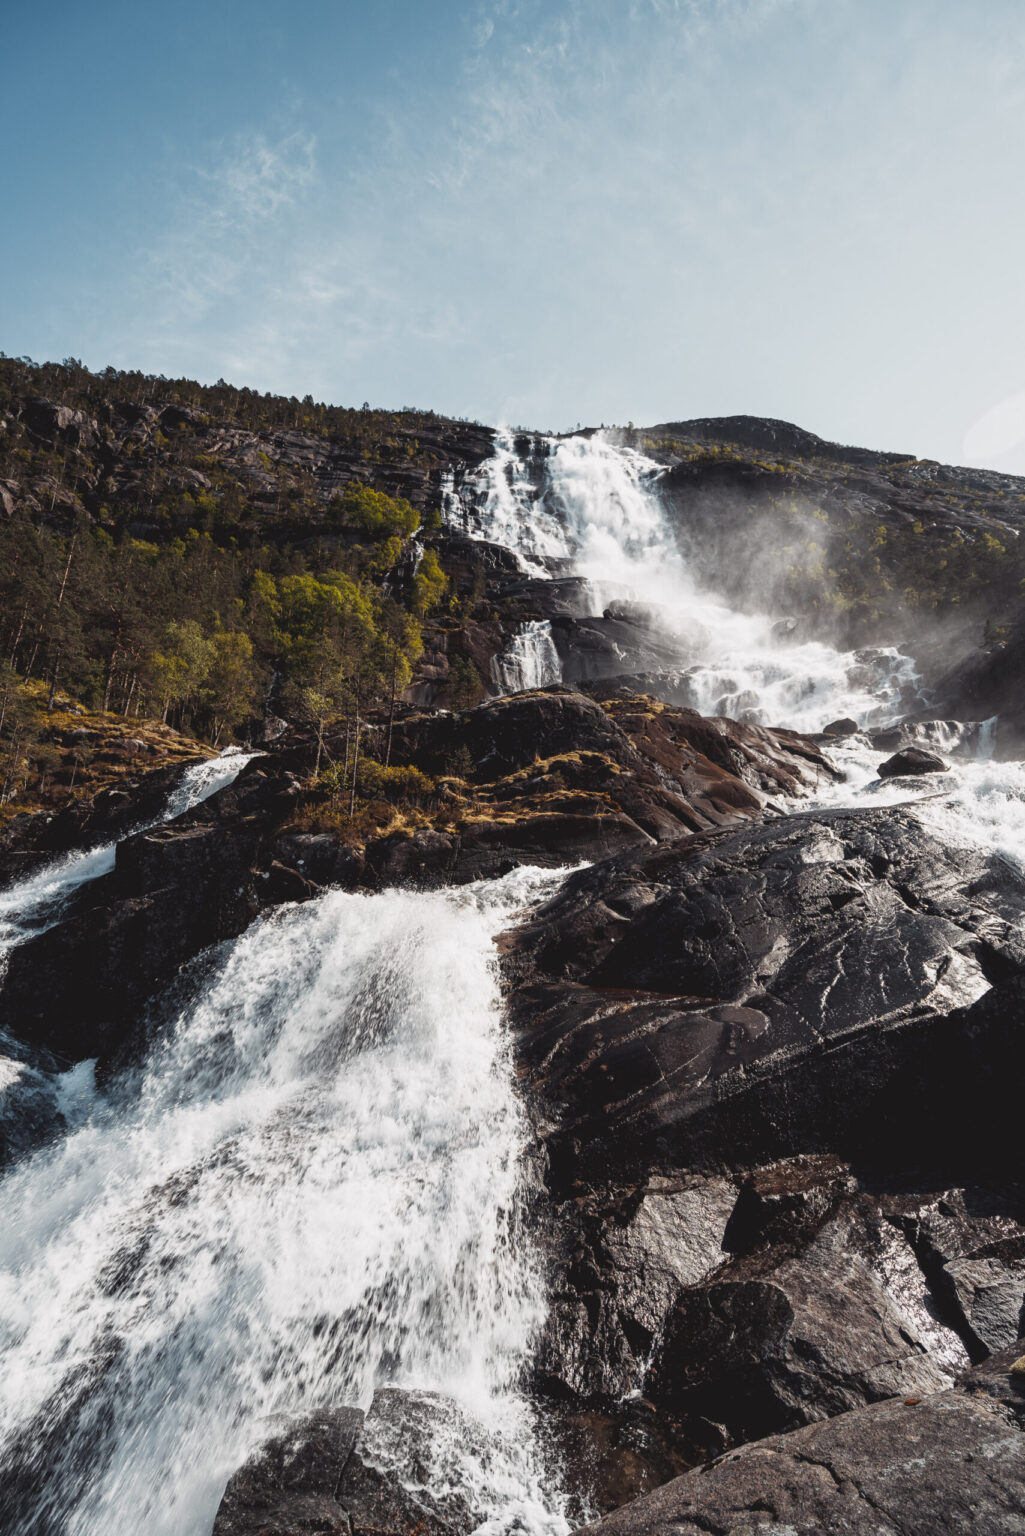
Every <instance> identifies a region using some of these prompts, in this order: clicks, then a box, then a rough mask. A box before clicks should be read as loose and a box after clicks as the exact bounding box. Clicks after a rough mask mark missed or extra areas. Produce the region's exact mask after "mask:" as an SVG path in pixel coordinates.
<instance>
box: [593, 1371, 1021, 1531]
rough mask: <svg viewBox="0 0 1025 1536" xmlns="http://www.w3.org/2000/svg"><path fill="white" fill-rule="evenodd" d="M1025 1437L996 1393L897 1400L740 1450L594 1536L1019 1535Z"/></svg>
mask: <svg viewBox="0 0 1025 1536" xmlns="http://www.w3.org/2000/svg"><path fill="white" fill-rule="evenodd" d="M1023 1508H1025V1435H1023V1433H1022V1430H1021V1427H1020V1425H1019V1424H1018V1422H1017V1421H1016V1420H1015V1418H1014V1416H1013V1414H1012V1413H1011V1412H1010V1411H1009V1410H1008V1409H1007V1408H1006V1407H1005V1406H1003V1404H1002V1403H1001V1402H999V1401H995V1400H994V1399H993V1398H991V1397H990V1396H989V1395H987V1394H985V1393H981V1392H980V1393H979V1394H978V1395H976V1396H967V1395H965V1394H964V1393H961V1392H944V1393H939V1394H935V1395H932V1396H928V1397H924V1398H922V1399H918V1398H916V1397H913V1396H911V1397H908V1398H906V1399H905V1398H903V1397H898V1398H891V1399H890V1400H888V1401H886V1402H881V1403H878V1404H875V1405H873V1406H871V1407H868V1408H863V1409H861V1410H860V1411H858V1412H853V1413H844V1414H841V1415H840V1416H839V1417H837V1418H833V1419H829V1420H827V1421H826V1422H825V1423H820V1424H812V1425H809V1426H807V1427H806V1428H803V1429H798V1430H795V1431H793V1432H792V1433H791V1434H786V1435H777V1436H774V1437H773V1438H771V1439H767V1440H760V1441H757V1442H755V1443H754V1444H752V1445H746V1446H743V1447H742V1448H741V1449H740V1450H736V1451H732V1452H730V1453H729V1454H728V1455H726V1456H724V1457H722V1459H721V1460H719V1461H717V1462H715V1463H714V1464H713V1465H712V1466H711V1467H707V1468H702V1469H700V1470H694V1471H692V1472H688V1473H686V1474H685V1475H684V1476H683V1477H678V1478H676V1479H674V1480H673V1481H672V1482H670V1483H666V1484H665V1486H664V1487H662V1488H659V1489H657V1490H656V1491H655V1492H654V1493H651V1494H648V1495H647V1496H646V1497H645V1498H642V1499H637V1500H635V1501H634V1502H632V1503H630V1504H626V1505H624V1507H623V1508H621V1509H618V1510H616V1511H615V1512H614V1513H612V1514H610V1515H608V1516H606V1518H605V1519H604V1520H602V1522H601V1523H600V1524H599V1525H596V1526H591V1527H588V1528H587V1536H597V1533H598V1532H600V1533H601V1536H663V1533H664V1536H880V1533H883V1532H885V1533H886V1536H1011V1533H1013V1532H1018V1531H1020V1530H1021V1523H1022V1509H1023Z"/></svg>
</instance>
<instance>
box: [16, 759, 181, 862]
mask: <svg viewBox="0 0 1025 1536" xmlns="http://www.w3.org/2000/svg"><path fill="white" fill-rule="evenodd" d="M75 734H76V735H77V732H76V733H75ZM189 766H190V765H189V764H188V763H182V762H177V763H171V764H168V765H167V766H166V767H163V768H155V769H154V770H153V771H152V772H151V773H145V774H139V775H132V776H131V777H127V778H125V779H122V780H121V781H119V783H118V784H117V785H114V786H111V787H109V788H107V789H103V790H100V791H99V792H98V793H97V794H95V795H92V796H86V797H83V798H82V799H80V800H74V801H71V802H70V803H69V804H67V805H65V806H63V807H62V808H61V809H60V810H58V811H40V812H37V813H36V814H35V815H25V816H18V817H14V818H12V820H11V821H10V822H9V823H8V824H7V826H6V827H5V828H4V831H3V834H2V836H0V884H8V883H10V882H12V881H14V880H20V879H23V878H24V877H25V876H27V875H29V874H31V873H32V871H33V869H36V868H38V867H39V866H40V865H42V864H44V863H45V862H46V861H47V860H48V859H50V858H52V857H53V856H54V855H55V854H59V853H66V852H68V851H70V850H72V849H78V848H91V847H95V846H98V845H99V844H101V843H106V842H112V841H114V840H115V839H116V838H119V837H123V836H124V835H125V833H126V832H130V831H131V830H133V828H135V827H138V826H141V825H145V823H146V822H147V821H154V820H156V819H157V818H158V817H159V816H160V814H161V812H162V811H163V809H164V806H165V805H166V804H167V799H168V796H169V795H170V793H171V791H172V790H173V789H174V788H175V786H176V785H177V784H178V782H179V780H180V779H181V776H182V774H183V773H184V772H185V770H186V768H187V767H189Z"/></svg>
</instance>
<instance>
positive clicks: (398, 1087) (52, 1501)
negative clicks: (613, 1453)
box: [0, 870, 567, 1536]
mask: <svg viewBox="0 0 1025 1536" xmlns="http://www.w3.org/2000/svg"><path fill="white" fill-rule="evenodd" d="M559 878H560V877H559V876H558V875H553V874H552V873H551V872H539V871H523V870H521V871H518V872H517V873H515V874H513V875H510V876H507V877H506V878H504V879H502V880H498V881H492V882H489V883H484V884H480V885H478V886H475V887H469V888H465V889H463V890H460V891H449V892H444V893H440V894H435V895H414V894H409V893H399V892H391V893H386V894H383V895H376V896H355V895H346V894H342V893H338V892H334V893H330V894H327V895H324V896H322V897H320V898H319V899H317V900H316V901H313V902H311V903H309V904H307V905H304V906H301V907H292V908H284V909H279V910H277V911H276V912H274V913H273V914H272V915H270V916H267V917H264V918H263V919H261V920H259V921H258V922H257V923H256V924H255V925H254V926H253V927H252V928H251V929H250V930H249V931H248V932H247V933H246V934H244V935H243V936H242V937H241V938H240V939H238V940H237V941H235V942H234V943H232V944H230V945H225V946H222V947H221V950H220V951H219V952H216V953H215V954H214V955H213V956H211V957H207V960H206V962H205V969H204V967H203V966H202V965H200V966H199V967H197V968H196V973H195V975H194V996H193V998H192V1000H191V1001H189V1002H187V1003H186V1004H185V1005H184V1006H180V1007H179V1009H178V1012H177V1015H176V1016H174V1017H172V1018H169V1019H168V1020H167V1021H166V1022H165V1027H164V1030H163V1032H162V1034H161V1035H160V1037H159V1043H158V1044H157V1045H156V1047H155V1048H154V1049H153V1051H152V1053H151V1054H150V1056H149V1058H148V1059H147V1060H146V1062H145V1063H144V1064H143V1065H142V1066H141V1067H140V1068H139V1069H138V1070H137V1071H136V1072H135V1073H134V1074H132V1075H130V1076H129V1077H127V1078H121V1079H119V1080H117V1081H116V1082H115V1083H114V1084H113V1085H112V1086H111V1087H110V1088H109V1089H108V1090H107V1092H106V1093H99V1092H90V1091H89V1090H88V1086H87V1085H83V1083H82V1081H81V1075H82V1071H83V1070H84V1069H79V1071H78V1074H77V1076H78V1079H79V1081H78V1083H77V1089H78V1092H77V1097H76V1096H74V1095H70V1094H69V1104H70V1105H71V1108H69V1111H68V1112H69V1114H71V1115H72V1117H73V1118H74V1119H75V1123H74V1124H73V1125H72V1127H71V1129H70V1130H69V1133H68V1135H67V1136H66V1137H65V1138H64V1139H63V1140H62V1141H60V1142H59V1143H57V1144H55V1145H53V1146H52V1147H49V1148H47V1149H45V1150H43V1151H40V1152H37V1153H35V1154H34V1155H32V1156H30V1157H28V1158H26V1159H25V1160H24V1161H23V1162H22V1163H21V1164H19V1165H18V1166H17V1167H15V1168H14V1170H13V1171H12V1172H11V1173H10V1174H9V1175H8V1177H7V1179H6V1181H5V1182H4V1184H3V1185H2V1186H0V1228H2V1230H3V1232H4V1238H5V1243H4V1259H3V1269H2V1271H0V1339H2V1344H3V1352H4V1362H5V1368H4V1372H3V1374H2V1376H0V1469H4V1470H2V1471H0V1504H2V1503H6V1506H7V1508H8V1510H9V1511H12V1510H17V1511H18V1514H17V1522H18V1523H16V1529H17V1530H18V1531H19V1533H20V1536H43V1533H44V1532H45V1533H46V1536H58V1533H59V1536H109V1533H110V1532H112V1531H140V1532H142V1531H145V1532H146V1533H147V1536H172V1533H173V1536H206V1533H208V1532H209V1530H210V1529H211V1525H212V1522H213V1518H214V1513H215V1511H216V1507H217V1503H218V1499H219V1497H220V1494H221V1491H222V1489H223V1487H224V1483H225V1481H226V1479H227V1477H228V1476H229V1474H230V1473H231V1472H232V1471H233V1470H234V1469H235V1468H236V1467H237V1466H238V1465H239V1464H240V1463H241V1462H242V1461H243V1460H244V1459H245V1458H246V1456H247V1455H248V1454H249V1453H250V1452H251V1451H252V1450H253V1449H254V1448H255V1447H256V1446H257V1445H258V1444H260V1443H261V1442H262V1441H263V1440H264V1439H265V1438H266V1437H267V1434H268V1433H269V1432H270V1431H271V1429H272V1426H270V1425H269V1423H268V1419H269V1417H270V1416H271V1415H274V1414H277V1413H284V1414H286V1415H288V1416H290V1417H291V1416H294V1415H301V1414H303V1413H304V1412H309V1411H311V1410H314V1409H318V1408H322V1407H325V1406H334V1405H342V1404H358V1405H362V1406H366V1405H367V1403H368V1402H369V1399H370V1396H371V1394H372V1392H373V1390H374V1389H375V1387H377V1386H380V1385H385V1384H388V1385H398V1386H406V1387H416V1388H425V1389H431V1390H434V1391H436V1392H439V1393H444V1394H446V1395H448V1396H450V1397H452V1398H454V1399H456V1400H457V1401H458V1402H459V1403H461V1404H463V1405H465V1406H466V1407H467V1408H468V1409H469V1410H471V1411H472V1413H473V1414H474V1415H476V1417H477V1418H478V1419H479V1420H480V1421H481V1422H482V1423H483V1424H484V1425H485V1426H487V1427H490V1428H492V1429H493V1430H496V1431H498V1439H497V1442H496V1443H497V1444H498V1446H499V1447H500V1451H499V1452H496V1451H495V1450H494V1447H492V1450H491V1451H490V1452H489V1453H488V1454H484V1455H482V1454H480V1448H479V1447H475V1446H474V1445H472V1444H469V1443H466V1444H464V1443H462V1442H461V1441H457V1440H450V1441H449V1443H447V1444H440V1443H439V1445H438V1446H437V1447H436V1454H437V1456H438V1458H439V1465H444V1466H445V1467H447V1468H448V1470H449V1475H451V1470H452V1468H453V1466H454V1465H455V1466H457V1468H458V1475H459V1477H460V1479H461V1480H462V1482H463V1483H464V1486H465V1487H466V1489H467V1491H468V1493H469V1494H470V1496H471V1498H472V1500H473V1502H474V1505H475V1508H476V1510H477V1512H478V1514H479V1516H480V1519H481V1522H482V1523H484V1522H487V1523H488V1529H489V1530H490V1531H492V1532H500V1531H503V1530H510V1531H511V1530H516V1531H518V1532H524V1531H526V1532H538V1533H540V1532H553V1533H559V1532H562V1531H565V1530H566V1529H567V1526H566V1522H565V1520H564V1518H563V1516H562V1514H561V1513H560V1507H559V1503H558V1500H557V1499H556V1498H555V1497H554V1496H553V1495H551V1494H550V1493H548V1492H546V1474H545V1470H544V1468H543V1467H542V1466H541V1464H540V1463H539V1460H538V1455H537V1453H536V1451H535V1449H534V1436H533V1432H532V1430H533V1425H532V1420H531V1410H530V1409H529V1407H528V1405H527V1403H526V1400H525V1399H524V1398H523V1397H521V1396H520V1395H519V1393H518V1392H517V1390H516V1384H517V1379H518V1375H519V1372H520V1370H521V1367H522V1366H523V1363H524V1360H525V1356H526V1351H527V1349H528V1347H529V1344H530V1342H531V1338H532V1335H533V1333H534V1331H535V1329H536V1327H537V1326H538V1323H539V1321H540V1319H541V1317H542V1315H543V1288H542V1284H541V1278H540V1275H539V1272H538V1268H537V1265H536V1264H535V1262H534V1260H533V1257H532V1253H531V1249H530V1245H529V1243H528V1242H527V1239H526V1236H525V1233H524V1228H523V1208H522V1207H523V1157H524V1153H525V1151H526V1148H527V1144H528V1138H527V1126H526V1123H525V1117H524V1114H523V1111H522V1108H521V1106H520V1103H519V1101H518V1099H517V1096H516V1094H515V1092H514V1089H513V1084H512V1073H511V1067H510V1063H509V1062H508V1060H507V1059H506V1050H507V1047H506V1043H505V1041H504V1039H503V1034H502V1029H501V1018H500V1006H499V994H498V988H497V980H496V974H495V967H494V946H493V943H492V935H493V934H494V933H495V932H496V931H497V930H498V929H500V928H501V927H503V926H507V925H508V923H509V921H510V920H511V918H512V917H513V915H514V913H515V912H516V911H517V910H518V909H520V908H521V907H523V906H524V904H526V903H528V902H531V901H533V900H536V899H538V898H539V897H540V896H542V895H543V894H545V893H547V892H550V891H551V890H552V889H553V888H554V886H555V885H556V883H557V881H558V879H559ZM76 1117H77V1118H76Z"/></svg>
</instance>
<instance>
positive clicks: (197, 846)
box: [0, 760, 298, 1061]
mask: <svg viewBox="0 0 1025 1536" xmlns="http://www.w3.org/2000/svg"><path fill="white" fill-rule="evenodd" d="M297 795H298V785H297V784H296V782H295V781H294V779H293V778H292V776H291V775H289V774H284V775H274V774H272V773H271V772H270V771H269V770H268V769H267V768H266V767H265V766H264V765H263V764H262V762H261V760H257V761H256V762H254V763H251V764H249V765H248V766H247V767H246V768H245V769H243V771H242V773H241V774H240V775H239V777H238V779H237V780H236V781H235V783H234V784H232V785H229V786H228V787H227V788H226V789H223V790H221V791H220V792H219V793H218V794H216V795H213V796H211V798H210V799H209V800H206V801H204V802H203V804H202V805H200V806H198V807H196V808H195V809H194V810H192V811H190V812H189V813H188V814H187V815H185V816H181V817H178V818H177V820H175V821H173V822H168V823H165V824H163V825H161V826H157V827H154V828H152V829H151V830H150V831H148V832H142V833H139V834H137V835H136V836H134V837H129V838H127V839H126V840H125V841H124V842H122V843H120V844H119V846H118V849H117V859H116V863H115V867H114V870H113V872H112V873H111V874H109V875H106V876H103V877H102V878H101V879H99V880H94V881H92V882H91V883H90V884H89V885H87V886H84V887H82V890H81V891H80V892H79V894H78V896H77V897H76V899H75V901H74V902H72V903H71V904H70V906H69V909H68V914H69V915H68V916H67V917H66V918H65V920H64V921H62V922H60V923H58V924H57V925H56V926H54V927H53V928H50V929H49V930H47V931H46V932H44V933H41V934H39V935H38V936H36V937H35V938H32V939H29V940H27V941H26V942H25V943H23V944H21V945H19V946H18V947H17V948H16V949H14V950H13V951H12V952H11V955H10V958H9V960H8V965H7V972H6V975H5V976H4V977H3V979H2V981H0V1006H2V1007H3V1010H4V1017H5V1023H6V1025H7V1027H8V1028H9V1029H10V1030H11V1032H12V1033H13V1034H14V1035H15V1036H16V1037H17V1038H18V1039H20V1040H22V1041H28V1042H31V1043H32V1044H33V1045H37V1046H42V1047H44V1048H45V1049H46V1050H49V1051H52V1052H55V1053H56V1054H57V1055H58V1056H60V1057H63V1058H65V1059H67V1060H70V1061H80V1060H83V1059H84V1058H87V1057H91V1056H98V1055H104V1054H106V1053H108V1052H110V1051H112V1050H114V1049H115V1048H116V1047H117V1046H118V1045H119V1044H120V1042H121V1041H122V1040H123V1038H124V1036H125V1034H126V1032H127V1031H128V1030H129V1029H131V1027H132V1025H133V1024H134V1023H135V1021H136V1020H137V1018H138V1015H139V1011H140V1009H141V1007H142V1004H143V1003H144V1002H145V1001H146V999H147V998H148V997H150V996H151V995H152V994H153V993H154V992H156V991H157V990H158V989H159V988H160V987H161V986H163V985H164V984H165V983H166V982H168V981H169V980H170V979H171V978H172V977H173V975H174V974H175V972H176V971H177V970H178V968H179V966H181V965H182V964H183V963H184V962H185V961H186V960H189V959H191V958H192V956H194V955H196V954H198V953H199V952H200V950H202V949H205V948H206V947H207V946H209V945H210V944H214V943H217V942H219V941H220V940H222V939H226V938H233V937H235V935H237V934H239V933H241V932H242V931H243V929H244V928H246V927H247V926H248V925H249V923H251V922H252V921H253V919H254V918H255V917H256V916H257V914H258V912H259V910H260V906H261V904H262V902H263V899H264V897H263V892H262V890H261V886H262V885H263V883H264V882H262V881H261V880H260V879H259V878H258V870H259V868H260V867H262V866H263V864H264V862H266V863H267V864H269V863H270V860H269V859H267V860H266V861H265V860H264V859H263V850H264V848H265V846H266V845H267V843H268V842H269V841H270V839H271V838H272V836H273V833H274V831H275V829H276V827H277V826H278V825H280V823H281V821H283V820H284V818H285V817H286V816H287V815H288V814H289V813H290V812H291V810H292V809H293V808H294V805H295V801H296V798H297ZM277 899H282V898H281V897H278V898H277ZM289 899H294V897H292V898H289Z"/></svg>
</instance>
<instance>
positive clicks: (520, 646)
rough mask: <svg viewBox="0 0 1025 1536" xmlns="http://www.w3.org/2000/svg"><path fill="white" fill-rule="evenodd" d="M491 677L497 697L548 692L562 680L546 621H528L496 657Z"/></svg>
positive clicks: (556, 653) (560, 668)
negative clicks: (530, 691)
mask: <svg viewBox="0 0 1025 1536" xmlns="http://www.w3.org/2000/svg"><path fill="white" fill-rule="evenodd" d="M492 675H493V681H494V683H495V686H496V687H497V688H498V690H499V692H500V693H522V692H523V691H524V690H525V689H527V688H550V687H551V685H552V684H553V683H557V682H558V681H559V679H560V678H561V677H562V667H561V666H560V664H559V653H558V651H557V650H556V649H555V641H554V640H553V639H552V626H551V624H550V623H549V622H548V621H547V620H546V619H531V620H530V621H529V623H526V624H523V625H521V626H520V629H519V631H518V632H517V634H516V635H514V636H513V640H512V644H511V645H510V646H509V647H508V648H507V649H506V650H505V651H503V653H502V655H501V656H496V657H495V659H494V662H493V663H492Z"/></svg>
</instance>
